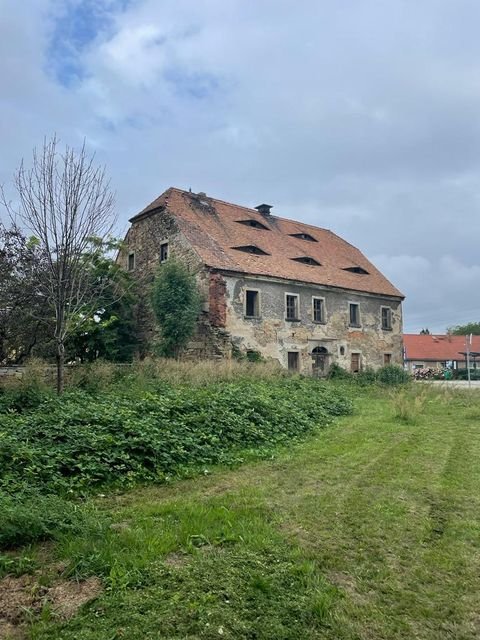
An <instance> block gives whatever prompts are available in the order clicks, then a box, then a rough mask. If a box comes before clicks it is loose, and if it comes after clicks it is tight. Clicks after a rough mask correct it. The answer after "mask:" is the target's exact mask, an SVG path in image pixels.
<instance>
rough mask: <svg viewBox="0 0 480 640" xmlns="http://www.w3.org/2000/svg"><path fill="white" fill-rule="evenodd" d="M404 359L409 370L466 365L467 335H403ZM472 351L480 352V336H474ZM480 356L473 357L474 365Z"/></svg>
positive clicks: (455, 367) (459, 367)
mask: <svg viewBox="0 0 480 640" xmlns="http://www.w3.org/2000/svg"><path fill="white" fill-rule="evenodd" d="M403 344H404V360H405V364H406V365H407V367H408V369H409V371H413V370H415V369H423V368H426V367H433V368H440V367H445V366H447V365H449V366H452V367H453V368H454V369H462V368H465V367H466V352H467V343H466V338H465V336H452V335H449V334H446V335H438V334H437V335H430V334H425V335H423V334H421V335H417V334H411V333H406V334H404V336H403ZM469 351H470V352H471V353H474V354H475V353H476V354H480V336H472V344H471V345H470V347H469ZM476 361H479V364H480V358H479V357H478V355H477V356H476V357H472V358H471V362H472V365H473V364H474V362H475V364H476Z"/></svg>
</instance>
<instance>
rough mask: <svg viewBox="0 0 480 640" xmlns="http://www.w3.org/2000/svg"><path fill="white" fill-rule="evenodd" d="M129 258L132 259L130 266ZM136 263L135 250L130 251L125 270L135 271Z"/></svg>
mask: <svg viewBox="0 0 480 640" xmlns="http://www.w3.org/2000/svg"><path fill="white" fill-rule="evenodd" d="M130 258H131V259H132V265H131V266H130ZM136 264H137V258H136V256H135V251H130V252H129V253H128V257H127V271H135V267H136Z"/></svg>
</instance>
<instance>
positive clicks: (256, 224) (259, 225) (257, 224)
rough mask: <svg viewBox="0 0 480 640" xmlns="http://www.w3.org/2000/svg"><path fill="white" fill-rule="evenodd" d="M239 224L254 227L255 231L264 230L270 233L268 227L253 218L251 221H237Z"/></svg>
mask: <svg viewBox="0 0 480 640" xmlns="http://www.w3.org/2000/svg"><path fill="white" fill-rule="evenodd" d="M237 222H238V223H239V224H244V225H245V226H246V227H253V229H264V230H265V231H270V229H269V228H268V227H266V226H265V225H264V224H262V223H261V222H259V221H258V220H254V219H253V218H252V219H250V220H237Z"/></svg>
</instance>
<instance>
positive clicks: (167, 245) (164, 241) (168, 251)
mask: <svg viewBox="0 0 480 640" xmlns="http://www.w3.org/2000/svg"><path fill="white" fill-rule="evenodd" d="M164 247H166V251H167V255H166V257H165V258H162V253H163V249H164ZM169 256H170V246H169V243H168V240H163V241H162V242H161V243H160V251H159V254H158V260H159V262H160V264H163V263H164V262H166V261H167V260H168V258H169Z"/></svg>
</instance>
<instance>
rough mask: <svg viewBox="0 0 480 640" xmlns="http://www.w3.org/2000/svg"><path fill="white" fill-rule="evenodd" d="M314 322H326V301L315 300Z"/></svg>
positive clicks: (321, 299)
mask: <svg viewBox="0 0 480 640" xmlns="http://www.w3.org/2000/svg"><path fill="white" fill-rule="evenodd" d="M313 321H314V322H325V300H323V298H313Z"/></svg>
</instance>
